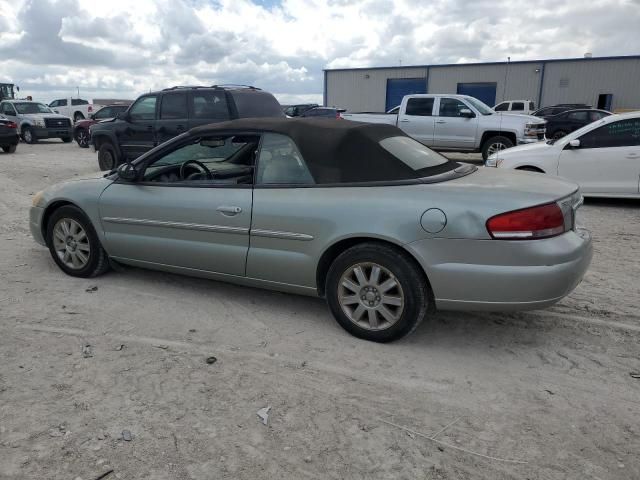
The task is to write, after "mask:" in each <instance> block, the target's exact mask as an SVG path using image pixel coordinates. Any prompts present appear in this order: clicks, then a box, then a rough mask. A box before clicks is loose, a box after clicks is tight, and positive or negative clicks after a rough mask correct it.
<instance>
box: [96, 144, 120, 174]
mask: <svg viewBox="0 0 640 480" xmlns="http://www.w3.org/2000/svg"><path fill="white" fill-rule="evenodd" d="M117 165H118V157H117V155H116V151H115V149H114V148H113V145H111V144H110V143H103V144H102V145H101V146H100V150H98V166H99V167H100V170H102V171H105V170H113V169H114V168H116V166H117Z"/></svg>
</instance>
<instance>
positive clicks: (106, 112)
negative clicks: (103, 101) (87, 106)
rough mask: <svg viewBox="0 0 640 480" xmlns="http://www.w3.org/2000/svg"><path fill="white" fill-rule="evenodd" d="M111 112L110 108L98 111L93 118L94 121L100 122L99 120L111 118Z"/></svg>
mask: <svg viewBox="0 0 640 480" xmlns="http://www.w3.org/2000/svg"><path fill="white" fill-rule="evenodd" d="M111 112H112V110H111V107H104V108H102V109H100V110H98V111H97V112H96V113H95V115H94V116H93V118H94V119H96V120H100V119H101V118H111V117H112V116H113V114H112V113H111Z"/></svg>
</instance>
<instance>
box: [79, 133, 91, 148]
mask: <svg viewBox="0 0 640 480" xmlns="http://www.w3.org/2000/svg"><path fill="white" fill-rule="evenodd" d="M76 141H77V142H78V145H80V146H81V147H86V146H88V145H89V134H88V133H87V131H86V130H84V129H82V130H80V131H79V132H78V134H77V135H76Z"/></svg>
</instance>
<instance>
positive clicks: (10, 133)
mask: <svg viewBox="0 0 640 480" xmlns="http://www.w3.org/2000/svg"><path fill="white" fill-rule="evenodd" d="M19 141H20V137H19V136H18V124H17V123H16V122H14V121H13V120H9V119H8V118H7V117H5V116H3V115H0V148H2V151H3V152H4V153H14V152H15V151H16V148H17V147H18V142H19Z"/></svg>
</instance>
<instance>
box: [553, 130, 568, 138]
mask: <svg viewBox="0 0 640 480" xmlns="http://www.w3.org/2000/svg"><path fill="white" fill-rule="evenodd" d="M566 134H567V132H565V131H564V130H556V131H555V132H553V139H554V140H558V139H560V138H562V137H564V136H565V135H566Z"/></svg>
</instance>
